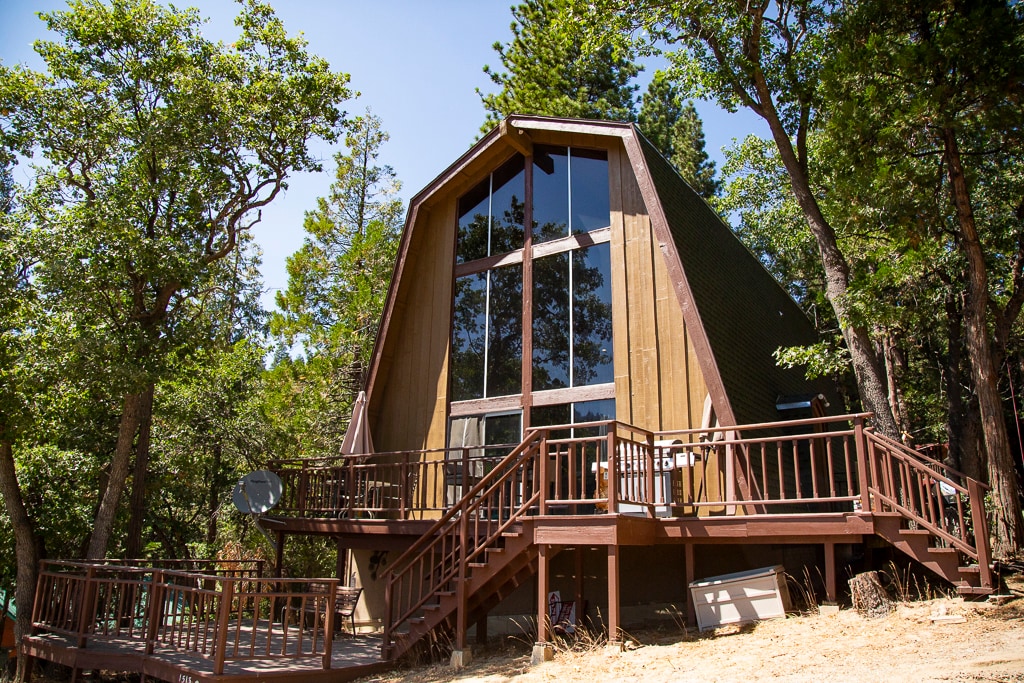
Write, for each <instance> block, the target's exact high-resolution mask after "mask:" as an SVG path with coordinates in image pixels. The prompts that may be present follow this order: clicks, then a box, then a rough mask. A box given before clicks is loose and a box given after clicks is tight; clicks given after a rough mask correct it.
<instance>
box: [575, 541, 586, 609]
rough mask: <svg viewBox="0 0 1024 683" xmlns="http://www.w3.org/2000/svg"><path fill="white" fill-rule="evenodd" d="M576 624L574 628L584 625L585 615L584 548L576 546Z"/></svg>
mask: <svg viewBox="0 0 1024 683" xmlns="http://www.w3.org/2000/svg"><path fill="white" fill-rule="evenodd" d="M575 559H576V595H575V596H574V597H575V599H576V623H575V624H573V626H579V625H580V624H582V623H584V622H583V619H584V614H583V548H582V547H581V546H576V558H575Z"/></svg>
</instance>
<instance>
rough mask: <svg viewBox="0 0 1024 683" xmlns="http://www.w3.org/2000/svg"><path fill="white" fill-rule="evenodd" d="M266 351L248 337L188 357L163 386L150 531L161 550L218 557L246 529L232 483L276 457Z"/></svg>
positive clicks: (159, 553) (160, 553)
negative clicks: (267, 409)
mask: <svg viewBox="0 0 1024 683" xmlns="http://www.w3.org/2000/svg"><path fill="white" fill-rule="evenodd" d="M264 355H265V349H264V348H263V347H262V346H261V345H259V344H257V343H255V342H254V341H252V340H249V339H245V340H241V341H238V342H236V343H234V344H232V345H229V346H226V347H225V348H223V349H215V350H210V351H206V352H204V353H203V354H201V355H198V356H196V357H194V358H191V359H188V360H187V361H186V362H183V363H182V366H181V370H182V372H180V373H179V374H178V375H177V376H176V377H175V378H174V379H172V380H168V381H166V382H163V383H161V384H159V385H158V386H157V388H156V398H155V406H156V407H155V410H154V416H153V444H152V447H151V451H152V455H151V458H152V460H151V465H150V476H149V479H148V482H147V486H148V489H149V490H150V491H151V494H150V496H149V497H148V498H149V510H148V512H149V514H148V515H147V522H148V524H147V531H146V533H145V534H144V537H145V538H147V539H149V542H148V545H149V552H150V553H151V554H152V555H153V556H154V557H212V556H215V555H216V554H217V552H218V551H220V550H221V547H222V546H223V545H224V543H225V542H226V541H227V540H230V539H232V538H237V537H238V536H239V535H240V533H241V530H240V528H239V524H240V523H241V517H240V516H239V515H237V514H236V513H235V510H234V506H233V505H232V502H231V491H232V488H233V486H234V484H235V482H237V481H238V479H239V478H240V477H242V476H243V475H245V474H246V473H248V472H251V471H253V470H257V469H263V468H265V467H266V458H267V456H268V450H267V445H268V441H269V437H268V435H267V424H266V420H265V419H264V415H263V413H262V410H261V407H262V405H261V397H260V390H261V388H262V374H263V372H264V369H263V357H264Z"/></svg>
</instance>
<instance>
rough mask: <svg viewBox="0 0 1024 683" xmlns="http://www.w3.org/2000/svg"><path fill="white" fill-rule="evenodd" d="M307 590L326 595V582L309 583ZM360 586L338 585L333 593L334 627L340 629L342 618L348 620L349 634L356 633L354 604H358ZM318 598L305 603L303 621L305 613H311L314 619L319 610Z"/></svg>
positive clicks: (360, 592) (360, 593) (360, 591)
mask: <svg viewBox="0 0 1024 683" xmlns="http://www.w3.org/2000/svg"><path fill="white" fill-rule="evenodd" d="M308 590H309V592H310V593H313V594H318V595H327V594H328V593H329V590H328V584H325V583H311V584H309V589H308ZM362 593H363V589H362V588H355V587H352V586H338V587H337V589H335V593H334V624H335V628H336V629H341V622H342V620H343V619H346V618H347V619H348V620H349V627H350V629H351V634H352V635H353V636H354V635H355V634H356V617H355V614H356V605H358V604H359V596H360V595H362ZM319 604H320V601H319V600H311V601H310V602H309V603H307V605H306V607H305V608H304V609H303V621H305V615H306V614H311V615H313V618H314V619H316V614H317V612H318V611H319V607H318V605H319Z"/></svg>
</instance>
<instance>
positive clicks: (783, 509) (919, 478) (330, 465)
mask: <svg viewBox="0 0 1024 683" xmlns="http://www.w3.org/2000/svg"><path fill="white" fill-rule="evenodd" d="M815 339H816V336H815V332H814V329H813V327H812V325H811V324H810V322H809V321H808V320H807V318H806V316H805V315H804V314H803V312H802V311H801V310H800V308H799V307H798V306H797V305H796V304H795V303H794V302H793V300H792V299H791V298H790V297H789V296H788V295H787V293H786V292H785V291H784V289H783V288H782V287H781V286H780V285H779V284H778V283H777V282H775V281H774V280H773V278H772V277H771V276H770V274H769V273H768V272H767V271H766V270H765V269H764V268H763V266H762V264H761V263H760V262H759V261H758V260H757V258H756V257H755V256H754V255H753V254H751V253H750V252H749V251H748V250H747V249H746V248H745V247H744V246H743V245H742V243H741V242H740V241H739V240H738V239H737V238H736V236H735V235H734V234H733V233H732V232H731V231H730V229H729V228H728V226H727V225H726V224H725V223H724V222H723V221H722V220H721V219H720V218H719V216H717V215H716V214H715V212H714V211H713V210H712V209H711V208H710V207H709V206H708V205H707V204H706V203H705V202H704V201H703V200H702V199H701V198H700V197H699V196H698V195H697V194H696V193H695V192H694V191H693V190H692V189H691V188H690V187H688V186H687V185H686V183H685V182H683V180H682V179H681V178H680V177H679V176H678V174H677V173H676V172H675V171H674V170H673V168H672V167H671V166H670V165H669V164H668V162H666V161H665V159H664V158H663V157H662V156H661V155H660V154H659V153H658V152H657V150H656V149H655V148H654V147H653V146H652V145H651V143H650V142H649V141H647V140H646V139H645V138H644V137H643V135H642V134H641V133H640V132H639V131H638V130H637V128H636V127H635V126H634V125H632V124H627V123H612V122H601V121H583V120H568V119H553V118H544V117H531V116H512V117H509V118H508V119H506V120H505V121H503V122H502V123H501V125H500V126H498V127H496V128H495V129H494V130H492V131H491V132H490V133H489V134H488V135H486V136H485V137H484V138H483V139H481V140H480V141H479V142H478V143H477V144H475V145H474V146H473V147H472V148H471V149H470V150H469V151H467V152H466V153H465V154H464V155H463V156H462V157H461V158H459V159H458V160H457V161H456V162H455V163H453V164H452V165H451V166H450V167H448V169H447V170H446V171H444V172H443V173H442V174H441V175H440V176H439V177H438V178H437V179H436V180H435V181H434V182H432V183H431V184H430V185H429V186H428V187H426V188H425V189H424V190H422V191H421V192H420V193H419V194H418V195H416V197H414V198H413V200H412V201H411V203H410V207H409V215H408V220H407V223H406V227H405V232H404V235H403V238H402V243H401V247H400V252H399V257H398V262H397V264H396V268H395V275H394V278H393V281H392V284H391V287H390V290H389V292H388V297H387V304H386V309H385V312H384V315H383V319H382V321H381V326H380V332H379V335H378V339H377V343H376V347H375V350H374V355H373V361H372V366H371V370H370V374H369V379H368V382H367V386H366V392H367V402H366V411H367V413H366V416H365V417H366V422H367V424H368V425H369V427H370V432H371V434H372V438H373V442H374V444H375V449H374V451H375V452H374V453H366V454H356V455H351V456H339V457H337V458H328V459H317V460H288V459H282V460H275V461H271V462H270V463H269V465H268V467H269V469H272V470H274V471H275V472H276V473H277V474H278V475H279V476H280V477H281V479H282V481H283V482H284V492H283V496H282V499H281V502H280V503H279V504H278V506H277V507H276V508H275V509H274V510H272V511H271V512H270V513H269V515H268V516H267V518H266V519H265V521H264V524H265V526H266V527H267V528H269V529H270V530H272V531H273V532H275V533H276V535H277V539H278V543H277V545H278V551H279V553H280V552H281V551H282V549H283V547H284V544H285V542H286V541H287V538H288V537H290V536H292V535H320V536H326V537H330V538H332V539H334V541H335V542H336V544H337V548H338V578H339V579H340V581H341V582H342V583H352V582H354V583H357V584H359V585H360V586H361V587H362V588H363V599H362V601H361V602H360V604H359V607H358V610H357V612H356V621H357V623H360V624H362V625H363V626H364V627H366V626H368V627H370V628H377V627H379V628H382V629H383V643H382V649H381V653H382V654H381V656H382V659H383V660H384V662H393V661H395V659H396V658H397V657H399V656H400V655H401V654H403V653H404V652H406V651H408V650H409V649H410V648H413V647H416V646H417V645H418V644H420V643H424V642H430V643H434V644H436V643H440V642H448V643H450V644H451V648H452V650H453V651H454V657H455V659H462V660H464V658H465V656H466V653H467V652H468V645H467V633H468V632H471V631H472V630H475V632H476V636H477V638H481V637H486V635H487V633H489V632H490V633H494V632H495V630H496V629H498V628H502V627H503V625H504V624H507V623H509V622H510V620H511V619H512V618H513V617H514V616H517V615H524V614H525V615H532V619H534V620H535V622H534V623H536V624H537V634H536V638H537V642H538V643H540V644H543V643H544V642H546V641H548V639H549V638H550V637H551V623H550V621H551V620H550V619H549V618H548V616H547V615H548V614H549V611H548V608H549V606H550V605H549V600H550V599H551V594H552V592H553V591H558V594H559V597H560V602H562V603H566V604H568V603H572V605H573V607H574V608H575V618H576V619H577V620H578V621H589V623H591V624H593V625H596V626H597V627H599V628H603V629H605V630H606V631H607V633H608V636H609V639H610V640H611V641H613V642H614V641H616V640H617V639H618V638H619V637H620V633H621V629H622V627H623V626H624V625H625V624H627V623H631V622H634V621H641V620H648V619H651V618H657V617H658V615H659V614H660V615H661V616H662V617H663V618H665V617H669V613H670V612H671V610H672V609H674V607H679V608H680V609H682V608H683V607H682V606H684V605H685V609H686V612H687V614H688V616H689V618H690V619H692V618H693V606H692V604H691V601H690V599H689V596H688V585H689V583H690V582H692V581H693V580H695V579H700V578H704V577H707V576H711V575H715V574H721V573H724V572H730V571H738V570H745V569H753V568H757V567H764V566H766V565H776V564H782V565H784V566H785V567H786V568H787V569H788V570H789V571H790V572H793V573H797V574H802V570H803V568H804V567H807V568H809V573H810V574H811V575H812V576H819V575H820V576H821V577H822V582H821V583H822V585H821V586H820V590H821V592H822V593H823V597H826V598H828V599H835V598H836V593H837V575H838V574H839V572H840V571H841V568H842V567H843V566H844V565H856V564H857V563H858V562H863V556H864V555H865V554H869V552H870V550H871V549H872V548H874V547H875V546H878V547H882V548H888V549H890V550H892V549H894V550H896V551H901V552H902V553H904V554H905V555H907V556H909V557H910V558H912V559H913V560H916V561H917V562H919V563H921V564H922V565H924V566H925V567H927V568H929V569H931V570H932V571H934V572H935V573H936V574H938V575H939V576H940V577H942V578H944V579H946V580H948V581H950V582H951V583H953V584H954V585H955V586H956V587H957V588H958V589H959V590H960V591H961V592H963V593H968V594H970V593H984V592H989V591H991V587H992V576H991V574H990V570H989V555H988V547H987V533H985V529H986V527H985V518H984V514H983V507H982V502H981V497H982V489H981V486H980V485H979V484H977V482H973V481H971V480H968V479H967V478H966V477H964V476H963V475H961V474H960V473H958V472H955V471H953V470H950V469H949V468H948V467H945V466H944V465H943V464H941V463H939V462H936V461H933V460H929V459H927V458H925V457H924V456H922V455H920V454H918V453H915V452H914V451H912V450H909V449H907V448H905V447H904V446H902V445H901V444H899V443H896V442H893V441H891V440H889V439H886V438H884V437H882V436H880V435H878V434H876V433H874V431H873V430H872V429H871V428H870V416H869V415H864V414H860V415H843V416H835V417H828V416H827V415H826V410H825V409H826V407H827V404H828V402H829V401H828V398H829V396H830V391H829V389H828V388H827V387H824V386H818V385H814V384H812V383H809V382H808V381H807V380H805V379H804V377H803V375H802V373H801V372H800V371H798V370H784V369H781V368H779V367H778V366H777V365H776V363H775V360H774V355H773V354H774V352H775V350H776V349H777V348H778V347H780V346H791V345H798V344H807V343H813V342H814V341H815ZM833 403H835V402H834V401H833ZM976 531H977V532H978V533H975V532H976ZM346 558H351V559H350V560H347V559H346ZM278 566H280V562H278ZM67 571H71V570H68V569H66V568H65V573H66V572H67ZM83 571H84V570H83ZM53 574H54V575H59V574H60V572H56V571H55V572H53ZM47 580H48V581H51V579H47ZM58 585H59V581H57V580H56V579H53V580H52V581H51V583H47V584H46V587H44V586H43V584H42V583H41V585H40V591H41V593H42V594H46V592H47V591H56V590H57V588H56V587H57V586H58ZM161 585H163V584H161ZM51 586H52V587H51ZM328 589H329V591H330V592H333V590H334V588H333V584H330V585H329V586H328ZM175 590H178V588H175ZM277 590H280V587H278V588H277ZM321 592H322V591H321ZM261 595H262V594H261ZM268 595H270V594H269V593H268ZM275 595H276V594H275ZM303 596H304V597H302V600H304V601H305V600H307V598H308V599H309V600H312V601H313V602H312V603H310V604H315V605H319V604H320V603H317V602H316V599H314V598H311V597H309V596H307V595H306V594H303ZM273 599H276V598H273ZM37 603H38V604H37V610H40V609H41V610H42V611H41V612H40V617H39V619H38V620H37V622H38V623H39V625H40V629H42V630H45V629H46V623H47V617H46V614H47V612H46V609H47V608H46V605H47V604H48V603H47V602H46V598H45V597H43V598H40V599H37ZM304 604H305V603H304ZM40 605H41V606H42V607H40ZM325 605H326V603H325ZM56 609H57V608H56V607H54V608H53V610H56ZM225 609H226V608H225ZM315 609H317V608H314V610H313V611H315ZM319 609H322V610H326V611H325V613H324V615H323V617H324V619H325V620H326V623H328V624H329V623H330V619H331V614H330V610H329V609H326V606H323V607H321V608H319ZM307 611H309V610H307ZM256 612H258V610H256ZM270 612H273V610H270ZM281 618H282V620H284V621H285V622H286V620H285V619H284V617H281ZM223 619H226V620H229V621H230V620H231V619H232V616H231V614H230V613H225V615H223ZM244 619H245V617H244V615H243V614H242V612H239V613H238V616H237V617H236V621H238V623H240V624H241V623H243V622H244ZM271 621H272V620H271ZM520 623H522V622H520ZM304 624H305V622H303V625H304ZM223 628H224V629H225V630H226V632H227V633H231V630H230V629H229V628H228V626H223ZM268 628H270V627H268ZM515 628H517V629H522V628H523V627H522V626H516V627H515ZM237 630H238V632H241V631H242V629H241V627H239V629H237ZM284 630H285V631H286V630H287V629H284ZM327 630H328V631H330V629H327ZM267 633H268V634H267V635H266V636H265V637H266V638H267V642H268V643H269V642H270V639H271V636H270V635H269V634H270V633H271V631H268V632H267ZM152 637H153V638H155V639H156V638H158V629H154V634H153V636H152ZM224 637H225V638H229V636H227V635H226V636H224ZM329 640H330V639H329V638H328V641H329ZM43 642H44V641H42V640H40V641H39V643H43ZM154 642H155V641H154ZM315 642H316V639H315V638H314V644H315ZM50 647H54V646H52V644H51V645H50ZM147 647H149V646H147ZM150 649H152V648H151V647H150ZM270 649H271V648H270V645H269V644H268V645H267V651H268V652H269V651H270ZM300 649H301V648H300ZM328 650H329V648H328ZM44 651H50V650H46V649H45V648H44V647H43V646H42V644H40V645H39V646H38V647H37V648H36V650H35V651H33V654H36V655H38V656H46V655H45V654H40V653H43V652H44ZM225 651H227V652H228V653H230V652H231V651H232V650H231V647H230V642H228V644H227V645H226V646H225V647H221V648H219V649H216V648H215V649H213V650H211V653H210V656H212V657H214V658H216V656H217V655H218V654H219V656H220V657H221V659H220V661H219V667H220V670H221V671H220V672H216V673H223V672H224V671H225V670H227V669H225V666H226V664H225V662H224V659H223V657H224V656H225V655H224V653H225ZM281 651H282V653H284V652H286V651H287V647H285V646H282V647H281ZM234 652H235V653H236V656H240V655H237V653H238V648H237V647H236V648H235V650H234ZM318 652H319V651H318ZM268 656H269V655H268ZM282 656H284V655H283V654H282ZM240 657H241V656H240ZM323 657H324V660H323V661H324V665H323V668H324V669H330V668H331V663H330V662H331V658H330V656H329V652H328V653H326V654H323ZM243 659H244V657H243ZM337 666H338V665H337V663H336V664H335V668H336V667H337ZM214 668H216V667H214ZM228 668H230V667H228ZM307 674H308V672H307ZM200 679H202V677H200V678H197V679H196V680H200ZM336 679H337V677H336ZM338 680H340V679H338Z"/></svg>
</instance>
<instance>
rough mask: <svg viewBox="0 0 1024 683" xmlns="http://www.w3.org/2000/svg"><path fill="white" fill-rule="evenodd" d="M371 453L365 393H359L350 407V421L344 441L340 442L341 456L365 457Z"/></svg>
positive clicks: (371, 440)
mask: <svg viewBox="0 0 1024 683" xmlns="http://www.w3.org/2000/svg"><path fill="white" fill-rule="evenodd" d="M370 453H373V439H371V438H370V423H369V420H368V416H367V414H366V392H365V391H360V392H359V395H358V396H356V402H355V405H354V406H352V420H351V421H350V422H349V423H348V431H347V432H345V440H344V441H342V442H341V454H342V455H367V454H370Z"/></svg>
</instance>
